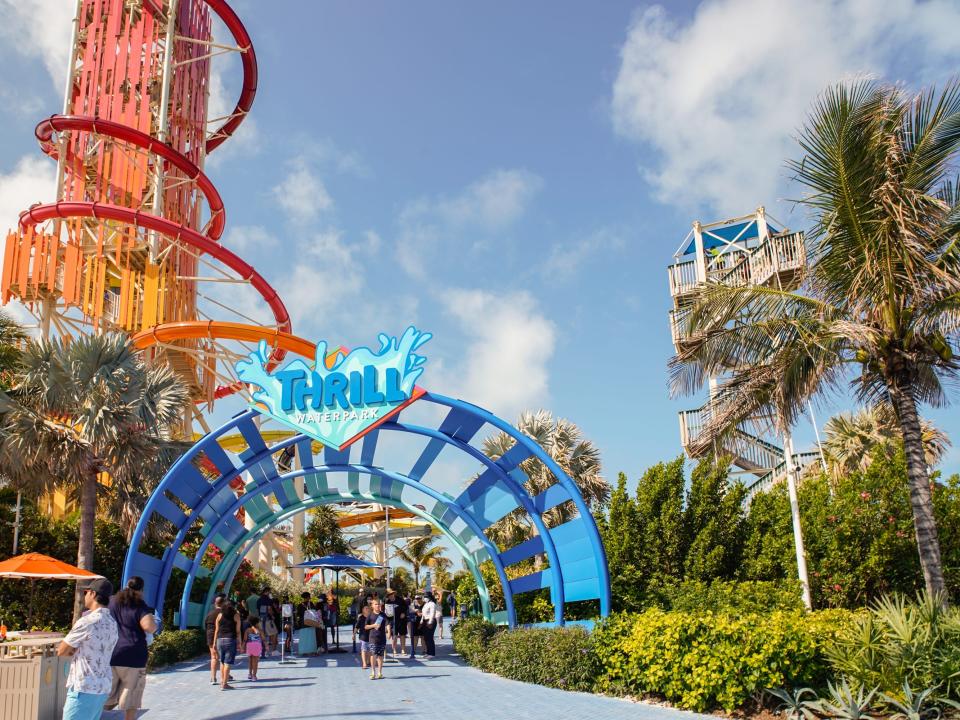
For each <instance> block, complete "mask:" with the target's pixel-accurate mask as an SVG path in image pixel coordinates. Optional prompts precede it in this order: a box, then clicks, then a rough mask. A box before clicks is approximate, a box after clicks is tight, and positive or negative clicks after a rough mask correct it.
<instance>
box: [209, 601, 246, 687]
mask: <svg viewBox="0 0 960 720" xmlns="http://www.w3.org/2000/svg"><path fill="white" fill-rule="evenodd" d="M240 637H241V635H240V613H238V612H237V611H236V610H235V609H234V607H233V603H232V602H230V601H229V600H224V601H223V602H222V603H221V604H220V614H219V615H217V620H216V624H215V626H214V631H213V642H214V645H215V646H216V649H217V656H218V657H219V658H220V689H221V690H232V689H233V686H232V685H230V683H229V682H228V680H229V678H230V666H231V665H233V663H234V662H236V659H237V643H238V642H239V640H240Z"/></svg>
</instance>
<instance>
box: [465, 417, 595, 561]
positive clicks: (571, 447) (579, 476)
mask: <svg viewBox="0 0 960 720" xmlns="http://www.w3.org/2000/svg"><path fill="white" fill-rule="evenodd" d="M517 429H518V430H520V432H522V433H523V434H524V435H528V436H529V437H531V438H533V439H534V440H535V441H536V442H537V444H538V445H540V447H542V448H543V449H544V450H545V451H546V453H547V454H548V455H549V456H550V458H551V459H552V460H553V461H554V462H555V463H556V464H557V465H558V466H559V467H560V469H561V470H563V471H564V472H565V473H566V474H567V475H569V476H570V479H571V480H573V482H574V484H575V485H576V486H577V488H578V489H579V490H580V494H581V495H582V496H583V499H584V501H585V502H586V504H587V507H589V508H590V510H591V512H593V511H596V510H599V509H601V508H603V507H604V506H605V505H606V503H607V501H608V500H609V499H610V485H609V484H608V483H607V481H606V480H605V479H604V478H603V476H602V475H601V471H602V467H601V462H600V451H599V449H598V448H597V447H596V445H594V444H593V443H592V442H591V441H590V440H587V439H585V438H584V437H583V431H582V430H580V428H579V427H577V426H576V425H575V424H574V423H572V422H570V421H569V420H565V419H563V418H559V419H555V418H554V417H553V415H552V414H551V413H549V412H548V411H546V410H537V411H536V412H530V411H526V412H523V413H521V415H520V418H519V419H518V420H517ZM515 442H516V441H515V440H514V439H513V438H512V437H510V436H509V435H508V434H507V433H498V434H496V435H493V436H491V437H488V438H486V439H485V440H484V441H483V452H484V454H486V455H487V456H488V457H491V458H493V459H494V460H496V459H498V458H500V457H502V456H503V455H505V454H506V453H507V452H509V450H510V448H512V447H513V446H514V444H515ZM520 468H521V469H522V470H523V472H524V474H525V475H526V476H527V480H526V483H525V486H526V490H527V492H528V493H530V495H531V496H535V495H539V494H540V493H542V492H543V491H545V490H546V489H547V488H549V487H550V486H551V485H553V484H554V483H555V482H556V478H555V477H554V475H553V473H552V472H550V469H549V468H548V467H547V466H546V465H545V464H544V463H543V462H542V461H541V460H538V459H537V458H528V459H527V460H524V461H523V462H522V463H520ZM575 513H576V508H575V507H574V505H573V503H572V502H565V503H561V504H559V505H557V506H556V507H553V508H551V509H550V510H548V511H547V512H546V513H544V515H543V518H544V523H545V524H546V526H547V527H556V526H558V525H562V524H563V523H565V522H567V521H568V520H570V519H571V518H572V517H574V515H575ZM532 534H533V526H532V525H531V524H530V522H529V519H528V516H527V515H526V513H525V511H524V510H522V509H517V510H514V511H513V512H511V513H509V514H508V515H506V516H505V517H503V518H501V519H500V520H498V521H497V522H495V523H494V524H493V525H491V526H490V528H489V529H488V531H487V535H488V536H489V537H490V538H491V539H492V540H493V541H494V542H495V543H497V544H498V545H499V546H500V547H501V548H508V547H512V546H514V545H516V544H518V543H520V542H522V541H523V540H526V539H527V538H529V537H530V536H531V535H532Z"/></svg>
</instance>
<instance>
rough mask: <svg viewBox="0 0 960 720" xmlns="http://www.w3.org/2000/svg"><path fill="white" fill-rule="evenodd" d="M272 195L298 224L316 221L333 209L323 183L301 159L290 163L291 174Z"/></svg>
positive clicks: (274, 189)
mask: <svg viewBox="0 0 960 720" xmlns="http://www.w3.org/2000/svg"><path fill="white" fill-rule="evenodd" d="M272 194H273V197H274V199H275V200H276V201H277V204H279V205H280V207H282V208H283V209H284V210H286V211H287V213H288V216H289V217H290V219H292V220H293V221H294V222H298V223H308V222H311V221H313V220H316V219H317V216H319V214H320V213H321V212H325V211H327V210H330V209H331V208H333V198H332V197H330V193H328V192H327V188H326V186H325V185H324V184H323V181H322V180H321V179H320V178H318V177H317V176H316V175H315V174H314V173H313V171H312V170H311V169H310V167H309V166H308V165H307V163H306V162H305V161H304V160H303V159H301V158H298V159H296V160H294V161H293V162H292V163H290V173H289V174H288V175H287V176H286V177H285V178H284V179H283V181H282V182H280V184H278V185H276V186H275V187H274V188H273V190H272Z"/></svg>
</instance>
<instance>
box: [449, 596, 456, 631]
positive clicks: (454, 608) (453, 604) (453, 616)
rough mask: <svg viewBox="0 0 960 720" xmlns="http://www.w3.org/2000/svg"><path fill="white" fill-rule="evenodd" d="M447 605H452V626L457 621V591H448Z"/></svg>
mask: <svg viewBox="0 0 960 720" xmlns="http://www.w3.org/2000/svg"><path fill="white" fill-rule="evenodd" d="M447 605H449V606H450V627H451V628H452V627H453V624H454V623H455V622H456V621H457V593H456V592H455V591H452V590H451V591H450V592H449V593H447Z"/></svg>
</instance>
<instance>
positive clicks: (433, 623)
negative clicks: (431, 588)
mask: <svg viewBox="0 0 960 720" xmlns="http://www.w3.org/2000/svg"><path fill="white" fill-rule="evenodd" d="M425 597H426V602H425V603H424V604H423V608H421V610H420V618H421V622H420V625H421V630H420V632H421V633H422V634H423V642H424V644H425V645H426V647H425V648H424V652H425V653H426V656H427V657H436V655H437V646H436V644H435V643H434V640H433V633H434V632H435V631H436V629H437V617H439V615H440V610H439V608H437V602H436V600H434V598H433V595H432V594H430V593H427V594H426V596H425Z"/></svg>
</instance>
